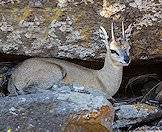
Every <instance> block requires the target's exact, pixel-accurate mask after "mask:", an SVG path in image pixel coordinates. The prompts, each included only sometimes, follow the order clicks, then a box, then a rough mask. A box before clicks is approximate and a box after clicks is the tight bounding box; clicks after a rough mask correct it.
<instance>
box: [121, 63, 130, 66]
mask: <svg viewBox="0 0 162 132" xmlns="http://www.w3.org/2000/svg"><path fill="white" fill-rule="evenodd" d="M120 64H122V65H123V66H128V65H129V64H130V62H129V63H126V62H124V63H123V62H120Z"/></svg>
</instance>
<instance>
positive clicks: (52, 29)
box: [0, 0, 162, 60]
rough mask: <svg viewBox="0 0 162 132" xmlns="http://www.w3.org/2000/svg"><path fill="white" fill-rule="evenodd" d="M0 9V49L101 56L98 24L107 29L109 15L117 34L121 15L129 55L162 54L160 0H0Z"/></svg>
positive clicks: (84, 57)
mask: <svg viewBox="0 0 162 132" xmlns="http://www.w3.org/2000/svg"><path fill="white" fill-rule="evenodd" d="M0 14H1V17H0V52H1V53H9V54H18V55H19V54H21V55H29V56H40V57H63V58H64V57H65V58H77V59H82V60H92V59H93V60H94V59H103V58H104V56H105V51H106V48H105V45H104V44H103V43H102V42H101V40H100V38H99V35H98V29H99V26H100V25H102V26H103V27H104V28H106V30H107V32H108V34H110V24H111V21H112V18H113V19H114V21H115V23H116V27H117V28H116V29H115V34H116V36H117V38H120V36H121V30H120V29H121V21H122V20H123V19H124V21H125V22H124V23H125V29H126V37H127V39H128V40H129V42H130V43H131V44H132V54H131V55H132V59H133V60H141V59H142V60H143V59H144V60H145V59H151V58H158V57H161V55H162V28H161V23H162V1H161V0H159V1H157V0H152V1H148V0H127V1H123V0H120V1H119V0H113V1H108V0H96V1H94V0H77V1H76V0H56V1H46V0H26V1H21V0H17V1H13V0H7V1H6V0H0ZM109 36H111V35H109Z"/></svg>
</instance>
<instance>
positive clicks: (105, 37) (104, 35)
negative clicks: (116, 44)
mask: <svg viewBox="0 0 162 132" xmlns="http://www.w3.org/2000/svg"><path fill="white" fill-rule="evenodd" d="M99 32H100V37H101V41H103V42H104V43H105V45H108V38H109V36H108V35H107V32H106V30H105V28H104V27H102V26H100V30H99Z"/></svg>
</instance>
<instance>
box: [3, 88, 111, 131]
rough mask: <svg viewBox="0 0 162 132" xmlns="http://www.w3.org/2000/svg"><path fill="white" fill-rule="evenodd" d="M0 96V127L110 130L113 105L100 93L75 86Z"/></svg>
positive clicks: (36, 129)
mask: <svg viewBox="0 0 162 132" xmlns="http://www.w3.org/2000/svg"><path fill="white" fill-rule="evenodd" d="M56 87H57V86H55V87H53V90H52V91H43V92H38V93H37V94H27V95H19V96H17V97H1V98H0V131H7V130H8V129H9V130H11V131H21V132H26V131H39V132H44V131H53V132H61V131H65V132H77V131H79V132H92V131H101V132H107V131H112V122H113V118H114V109H113V107H112V105H111V103H110V102H109V101H108V100H107V99H106V97H105V96H104V94H103V93H101V92H99V91H94V90H84V88H83V87H78V86H60V87H57V88H56Z"/></svg>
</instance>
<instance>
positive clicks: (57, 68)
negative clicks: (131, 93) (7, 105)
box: [8, 22, 130, 97]
mask: <svg viewBox="0 0 162 132" xmlns="http://www.w3.org/2000/svg"><path fill="white" fill-rule="evenodd" d="M111 34H112V40H111V42H110V43H108V40H107V39H108V36H107V33H106V31H105V29H104V28H103V27H100V37H101V39H102V41H103V42H104V43H105V44H106V48H107V53H106V58H105V63H104V67H103V68H102V69H101V70H92V69H88V68H85V67H82V66H80V65H76V64H73V63H70V62H67V61H64V60H59V59H54V58H50V59H47V58H32V59H27V60H25V61H24V62H23V63H21V64H19V65H18V66H17V68H15V69H14V70H13V73H12V76H11V78H10V81H9V85H8V90H9V92H10V93H11V94H21V93H23V91H24V90H25V88H28V87H31V86H32V84H35V85H36V87H37V88H38V89H47V88H49V87H51V86H52V85H53V84H57V83H65V84H67V83H68V84H78V85H81V86H85V87H91V88H96V89H100V90H102V91H104V92H105V93H106V94H107V96H108V97H110V96H113V95H114V94H115V93H116V92H117V90H118V89H119V86H120V83H121V81H122V71H123V66H127V65H128V64H129V63H130V59H129V49H130V46H129V43H128V42H127V41H126V38H125V31H124V24H123V22H122V40H121V41H120V42H119V41H116V39H115V37H114V25H113V23H112V25H111Z"/></svg>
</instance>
